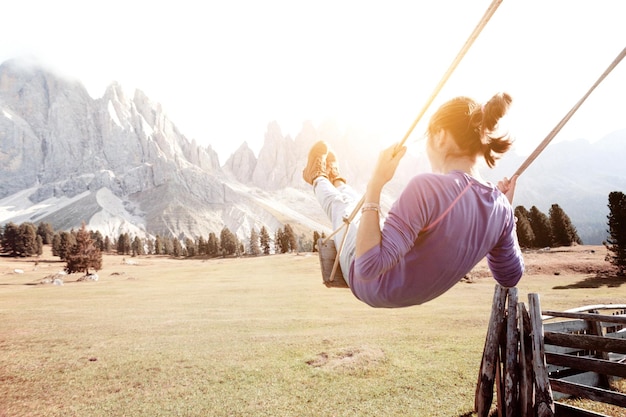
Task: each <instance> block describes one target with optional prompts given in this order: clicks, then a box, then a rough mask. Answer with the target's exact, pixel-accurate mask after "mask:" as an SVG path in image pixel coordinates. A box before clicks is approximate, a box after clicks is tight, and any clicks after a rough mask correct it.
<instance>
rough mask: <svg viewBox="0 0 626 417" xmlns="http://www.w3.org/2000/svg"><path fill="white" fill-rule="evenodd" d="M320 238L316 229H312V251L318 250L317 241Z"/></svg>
mask: <svg viewBox="0 0 626 417" xmlns="http://www.w3.org/2000/svg"><path fill="white" fill-rule="evenodd" d="M318 240H320V234H319V232H318V231H317V230H315V231H313V252H318V251H319V248H318V247H317V241H318Z"/></svg>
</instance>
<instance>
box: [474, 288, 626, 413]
mask: <svg viewBox="0 0 626 417" xmlns="http://www.w3.org/2000/svg"><path fill="white" fill-rule="evenodd" d="M601 312H602V313H603V314H600V313H601ZM625 358H626V304H619V305H615V304H614V305H602V306H587V307H582V308H579V309H575V310H568V311H565V312H556V311H543V312H542V311H541V307H540V303H539V295H538V294H529V295H528V307H527V306H526V304H524V303H523V302H519V301H518V293H517V289H516V288H510V289H506V288H503V287H501V286H496V290H495V293H494V298H493V305H492V312H491V318H490V320H489V328H488V331H487V337H486V340H485V349H484V352H483V358H482V362H481V368H480V373H479V377H478V384H477V387H476V397H475V409H476V410H475V411H476V413H477V414H478V416H479V417H487V416H488V415H489V412H490V409H491V405H492V402H493V398H494V396H495V398H496V404H497V415H498V416H499V417H544V416H556V417H562V416H568V417H579V416H580V417H583V416H584V417H606V416H604V415H603V414H599V413H595V412H592V411H589V410H584V409H581V408H577V407H573V406H571V405H567V404H564V403H563V402H562V400H563V399H564V398H567V397H570V396H571V397H577V398H585V399H590V400H593V401H599V402H603V403H607V404H613V405H616V406H619V407H626V394H624V393H621V392H617V391H613V390H610V389H609V382H610V381H611V380H613V379H615V378H626V363H625V362H626V361H625ZM494 388H495V392H494ZM625 412H626V409H625Z"/></svg>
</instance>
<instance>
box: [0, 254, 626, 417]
mask: <svg viewBox="0 0 626 417" xmlns="http://www.w3.org/2000/svg"><path fill="white" fill-rule="evenodd" d="M582 253H587V252H581V254H582ZM581 254H574V255H571V256H574V257H575V258H576V259H577V260H578V261H580V259H581V256H582V255H581ZM552 255H554V256H555V257H554V258H544V260H543V262H544V264H542V265H543V268H542V267H541V266H539V267H534V266H533V267H531V268H530V269H531V270H534V272H533V273H532V274H529V275H528V276H526V277H525V278H524V279H523V281H522V282H521V284H520V285H519V286H518V288H519V290H520V300H526V294H527V293H530V292H538V293H540V294H541V302H542V307H543V308H544V309H564V308H571V307H577V306H581V305H585V304H594V303H610V302H621V303H624V302H626V282H625V283H624V285H622V282H624V281H617V280H614V279H608V278H607V279H600V278H595V277H594V276H593V275H590V274H588V273H574V272H570V271H568V270H567V268H566V266H567V265H569V264H570V261H568V260H567V258H565V257H559V255H558V254H552ZM552 255H550V256H552ZM599 256H601V257H603V255H602V254H600V255H599ZM43 258H44V259H41V260H39V261H38V262H37V263H35V261H34V260H33V259H12V258H1V259H0V416H1V417H9V416H10V417H17V416H64V417H67V416H94V417H96V416H108V417H109V416H150V417H154V416H217V417H219V416H302V417H304V416H315V417H320V416H338V417H339V416H341V417H348V416H359V417H361V416H377V417H379V416H432V417H436V416H446V417H450V416H459V417H461V416H472V415H473V414H472V410H473V404H474V391H475V388H476V381H477V377H478V369H479V364H480V359H481V354H482V349H483V345H484V340H485V332H486V329H487V323H488V320H489V313H490V310H491V300H492V295H493V290H494V285H495V284H494V281H493V280H492V279H490V278H478V279H476V280H475V281H474V282H473V283H460V284H458V285H457V286H455V287H454V288H453V289H452V290H451V291H449V292H448V293H447V294H445V295H444V296H442V297H440V298H439V299H436V300H434V301H432V302H430V303H428V304H426V305H423V306H417V307H411V308H406V309H395V310H386V309H373V308H370V307H368V306H366V305H364V304H362V303H360V302H359V301H358V300H356V299H355V298H354V297H353V296H352V294H351V293H350V291H349V290H343V289H327V288H325V287H324V286H323V285H322V284H321V276H320V270H319V261H318V258H317V256H316V255H310V254H301V255H295V254H288V255H274V256H268V257H259V258H246V259H211V260H173V259H168V258H162V257H141V258H126V259H124V258H123V257H121V256H105V259H104V267H103V270H101V271H99V277H100V280H99V281H97V282H74V281H75V280H76V279H78V278H79V276H78V275H76V276H68V277H66V279H65V285H63V286H56V285H50V284H47V285H42V284H39V282H41V280H42V279H43V278H44V277H46V276H47V275H50V274H53V273H54V272H56V271H59V270H61V269H62V268H63V264H62V263H59V262H57V261H56V259H57V258H53V257H52V256H50V255H49V254H45V255H44V257H43ZM557 259H558V260H557ZM131 260H132V262H128V261H131ZM124 261H127V262H124ZM560 262H562V263H563V265H564V266H563V267H562V268H564V269H563V271H564V273H561V271H559V274H558V275H556V274H555V271H554V270H552V269H550V268H548V267H547V265H561V263H560ZM533 268H534V269H533ZM16 269H20V270H22V271H23V273H15V270H16ZM478 275H480V274H478ZM25 284H33V285H25Z"/></svg>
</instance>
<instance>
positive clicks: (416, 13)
mask: <svg viewBox="0 0 626 417" xmlns="http://www.w3.org/2000/svg"><path fill="white" fill-rule="evenodd" d="M490 4H491V0H472V1H468V0H430V1H421V0H413V1H408V0H384V1H383V0H380V1H369V0H360V1H357V0H302V1H299V0H264V1H255V0H228V1H223V0H220V1H215V0H209V1H205V2H202V1H196V0H177V1H169V0H152V1H147V0H109V1H107V2H87V1H82V0H56V1H48V0H21V1H12V2H9V3H7V4H4V5H3V7H2V13H3V19H2V20H3V22H2V25H0V38H1V39H3V42H2V43H1V44H0V62H2V61H5V60H7V59H10V58H14V57H33V58H35V59H37V60H38V61H40V62H41V63H42V64H44V65H48V66H50V67H52V68H54V69H55V70H57V71H58V72H60V73H62V74H65V75H67V76H70V77H73V78H77V79H79V80H80V81H82V82H83V84H84V85H85V86H86V87H87V89H88V91H89V92H90V94H91V95H92V96H93V97H94V98H97V97H101V96H102V94H103V93H104V90H105V89H106V87H107V86H108V85H109V84H110V83H111V82H113V81H118V82H120V83H121V84H122V86H124V87H125V88H126V89H128V90H129V91H132V89H134V88H139V89H141V90H142V91H144V92H145V93H146V94H147V95H148V97H150V98H151V99H152V100H153V101H157V102H160V103H161V104H162V105H163V108H164V110H165V112H166V113H167V114H168V116H169V117H170V119H171V120H172V121H173V122H174V123H175V124H176V125H177V126H178V127H179V129H180V130H181V131H182V132H183V133H184V134H185V135H186V136H187V137H189V138H190V139H195V140H196V141H197V142H198V143H199V144H202V145H208V144H210V145H211V146H212V147H213V148H214V149H216V150H217V151H218V152H219V153H220V161H221V162H222V163H223V162H225V160H226V158H227V157H228V156H229V155H230V154H231V153H232V152H234V151H235V150H236V149H237V148H238V147H239V146H240V145H241V144H242V143H243V142H244V141H247V142H248V144H249V145H250V147H251V148H252V149H253V150H254V151H255V152H257V153H258V150H259V149H260V147H261V145H262V143H263V139H264V134H265V131H266V127H267V124H268V123H269V122H271V121H273V120H276V121H277V122H278V123H279V125H280V126H281V128H282V131H283V134H290V135H291V136H292V137H295V135H296V134H297V133H298V132H299V130H300V128H301V126H302V123H303V122H304V121H306V120H312V121H313V122H314V123H316V124H317V123H319V122H321V121H323V120H326V119H328V118H334V119H336V120H337V121H338V122H339V123H340V124H341V125H342V126H355V127H358V128H360V129H364V130H365V131H367V132H369V133H373V134H378V135H380V137H381V138H382V139H381V140H382V142H384V143H389V144H391V143H393V142H397V141H399V140H401V139H402V137H403V136H404V133H405V132H406V131H407V129H408V128H409V126H410V125H411V123H412V122H413V120H414V119H415V116H416V115H417V113H418V112H419V110H420V109H421V108H422V106H423V105H424V103H425V102H426V100H427V98H428V96H429V95H430V94H431V93H432V92H433V90H434V88H435V86H436V84H437V82H438V81H439V80H440V78H441V77H442V75H443V74H444V72H445V71H446V69H447V68H448V66H449V65H450V63H451V62H452V60H453V58H454V57H455V56H456V54H457V52H458V51H459V49H460V48H461V46H462V45H463V43H464V42H465V41H466V39H467V38H468V36H469V34H470V33H471V32H472V30H473V29H474V27H475V26H476V25H477V24H478V22H479V21H480V18H481V17H482V16H483V14H484V13H485V11H486V10H487V8H488V6H489V5H490ZM624 16H626V1H624V0H504V1H503V2H502V4H501V5H500V6H499V7H498V10H497V11H496V12H495V14H494V16H493V17H492V19H491V21H490V22H489V24H488V25H487V27H486V28H485V30H484V31H483V32H482V34H481V35H480V37H479V38H478V39H477V40H476V42H475V44H474V45H473V46H472V48H471V50H470V51H469V53H468V54H467V55H466V57H465V59H464V60H463V62H462V63H461V65H460V66H459V67H458V68H457V70H456V71H455V73H454V74H453V75H452V77H451V79H450V80H449V82H448V83H447V85H446V87H445V88H444V90H443V91H442V92H441V93H440V95H439V96H438V99H437V100H436V101H435V103H434V104H433V109H434V108H435V107H436V106H437V105H438V104H440V103H441V101H443V100H446V99H448V98H451V97H453V96H456V95H469V96H472V97H475V98H477V99H479V100H481V101H486V100H487V99H488V98H489V97H490V96H491V95H492V94H493V93H495V92H498V91H507V92H509V93H510V94H511V95H512V96H513V98H514V106H513V108H512V110H511V114H510V118H509V123H510V130H511V131H512V132H513V133H514V134H515V136H516V137H517V146H518V148H519V149H520V150H522V151H525V152H528V151H530V150H532V149H534V147H535V146H536V145H537V143H538V142H540V141H541V140H542V139H543V138H544V137H545V136H546V135H547V134H548V133H549V132H550V130H551V129H552V128H553V127H554V126H555V125H556V124H557V123H558V122H559V121H560V120H561V119H562V118H563V116H564V115H565V114H566V113H567V112H568V111H569V110H570V109H571V108H572V107H573V106H574V104H575V103H576V102H577V101H578V100H579V99H580V97H582V96H583V95H584V94H585V93H586V92H587V90H588V89H589V88H590V87H591V86H592V85H593V83H594V82H595V81H596V80H597V78H598V77H599V76H600V75H601V74H602V72H603V71H604V70H605V69H606V68H607V67H608V65H609V64H610V63H611V62H612V61H613V59H615V57H616V56H617V55H619V53H620V52H621V51H622V49H623V48H624V47H626V25H624ZM625 93H626V62H622V63H621V64H620V65H618V67H617V68H616V69H615V70H614V71H613V72H612V73H611V75H610V76H609V77H608V78H607V79H606V80H605V81H604V82H603V84H601V85H600V87H598V89H596V91H595V92H594V93H593V94H592V95H591V97H589V99H588V100H587V101H586V102H585V104H584V105H583V107H582V108H581V109H580V110H579V111H578V112H577V113H576V115H575V116H574V117H573V118H572V120H571V121H570V122H569V123H568V124H567V125H566V127H565V128H564V129H563V130H562V131H561V133H560V134H559V136H557V138H556V139H555V141H556V140H564V139H574V138H580V137H584V138H587V139H590V140H595V139H598V138H600V137H602V136H603V135H605V134H607V133H610V132H612V131H614V130H617V129H620V128H625V127H626V104H625V103H626V100H625V99H624V94H625ZM425 121H426V119H424V122H425ZM424 122H423V123H420V125H418V127H417V128H416V133H415V134H414V137H417V136H419V134H420V133H421V132H423V130H424V126H425V123H424ZM409 143H410V142H409ZM372 146H380V143H376V144H373V145H372Z"/></svg>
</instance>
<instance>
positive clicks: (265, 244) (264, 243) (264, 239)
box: [259, 226, 270, 255]
mask: <svg viewBox="0 0 626 417" xmlns="http://www.w3.org/2000/svg"><path fill="white" fill-rule="evenodd" d="M259 241H260V243H261V250H262V251H263V254H264V255H269V254H270V234H269V233H268V231H267V229H266V228H265V226H262V227H261V235H260V236H259Z"/></svg>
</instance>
